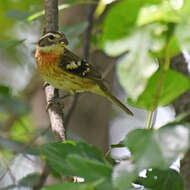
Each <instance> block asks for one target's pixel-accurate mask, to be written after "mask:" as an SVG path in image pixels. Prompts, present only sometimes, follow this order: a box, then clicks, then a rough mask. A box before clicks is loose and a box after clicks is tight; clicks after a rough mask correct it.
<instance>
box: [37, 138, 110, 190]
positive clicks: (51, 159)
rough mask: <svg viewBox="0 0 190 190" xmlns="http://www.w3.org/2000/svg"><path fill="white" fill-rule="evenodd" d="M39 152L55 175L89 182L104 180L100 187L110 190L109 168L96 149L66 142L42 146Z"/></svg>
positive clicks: (80, 143) (82, 144)
mask: <svg viewBox="0 0 190 190" xmlns="http://www.w3.org/2000/svg"><path fill="white" fill-rule="evenodd" d="M40 152H41V154H42V155H43V157H44V158H45V159H46V161H47V163H48V165H49V166H50V167H51V168H52V169H53V171H54V172H55V173H57V174H59V175H63V174H64V175H71V176H80V177H84V178H85V181H90V182H95V181H97V180H99V179H104V180H105V182H104V183H102V184H101V185H100V187H102V188H103V189H105V190H107V189H108V190H109V189H111V184H110V178H111V167H110V166H109V165H107V164H105V163H104V160H103V155H102V153H101V152H100V151H99V150H98V149H97V148H96V147H93V146H91V145H88V144H86V143H84V142H79V143H74V142H70V141H69V142H67V141H66V142H64V143H53V144H47V145H43V146H42V147H41V148H40Z"/></svg>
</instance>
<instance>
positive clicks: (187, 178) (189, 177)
mask: <svg viewBox="0 0 190 190" xmlns="http://www.w3.org/2000/svg"><path fill="white" fill-rule="evenodd" d="M187 65H188V63H187V60H185V58H184V55H183V54H180V55H178V56H175V57H174V58H173V59H172V61H171V68H172V69H174V70H176V71H178V72H181V73H182V74H184V75H186V76H187V77H189V73H188V67H187ZM189 97H190V90H189V91H187V92H185V93H184V94H183V95H181V96H180V97H179V98H177V99H176V100H175V101H174V103H173V105H174V108H175V111H176V115H179V114H180V113H183V112H187V113H190V101H189ZM186 121H188V122H190V115H188V116H187V118H186ZM180 173H181V175H182V177H183V180H184V190H189V189H190V149H189V150H188V152H187V153H186V154H185V156H184V158H183V159H182V160H181V161H180Z"/></svg>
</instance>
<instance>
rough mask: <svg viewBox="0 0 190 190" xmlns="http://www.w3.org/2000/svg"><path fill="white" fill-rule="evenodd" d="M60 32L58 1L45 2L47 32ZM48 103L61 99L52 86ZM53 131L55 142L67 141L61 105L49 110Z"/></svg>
mask: <svg viewBox="0 0 190 190" xmlns="http://www.w3.org/2000/svg"><path fill="white" fill-rule="evenodd" d="M52 30H53V31H57V30H58V0H53V1H52V0H45V32H48V31H52ZM45 94H46V100H47V103H48V102H49V101H50V100H51V99H52V98H53V97H59V91H58V90H57V89H54V88H53V87H52V86H50V85H49V86H47V87H46V88H45ZM48 113H49V118H50V122H51V130H52V133H53V135H54V138H55V141H56V142H60V141H64V140H65V129H64V124H63V109H62V106H61V105H60V104H55V105H53V106H52V107H51V108H50V109H49V110H48Z"/></svg>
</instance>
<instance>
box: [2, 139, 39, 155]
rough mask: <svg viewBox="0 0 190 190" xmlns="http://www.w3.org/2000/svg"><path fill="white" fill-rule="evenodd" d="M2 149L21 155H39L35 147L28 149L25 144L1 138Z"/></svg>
mask: <svg viewBox="0 0 190 190" xmlns="http://www.w3.org/2000/svg"><path fill="white" fill-rule="evenodd" d="M0 147H2V148H4V149H8V150H11V151H13V152H17V153H20V152H22V151H23V152H24V153H27V154H34V155H37V154H38V151H37V149H35V148H33V147H30V146H29V147H27V148H26V145H25V144H24V143H21V142H18V141H14V140H10V139H7V138H4V137H0Z"/></svg>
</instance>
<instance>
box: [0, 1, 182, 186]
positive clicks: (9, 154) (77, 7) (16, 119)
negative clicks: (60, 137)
mask: <svg viewBox="0 0 190 190" xmlns="http://www.w3.org/2000/svg"><path fill="white" fill-rule="evenodd" d="M71 2H72V3H71ZM71 2H69V1H63V0H60V1H59V3H60V5H66V6H67V8H65V9H63V7H62V8H61V10H60V12H59V29H60V31H63V32H64V33H65V34H66V36H67V38H68V40H69V43H70V44H69V48H70V49H71V50H72V51H74V52H75V53H76V54H77V55H79V56H81V57H82V56H83V42H84V32H85V30H86V28H87V26H88V14H89V10H90V9H91V6H92V5H91V4H90V3H87V2H85V1H84V2H82V1H71ZM102 2H103V1H102ZM176 2H177V1H176ZM89 4H90V5H89ZM105 5H106V6H107V7H106V9H104V8H105V7H104V6H102V7H101V6H100V7H99V8H102V9H103V11H102V12H101V10H97V15H98V16H97V17H96V19H95V20H96V21H95V23H94V26H93V29H92V38H91V48H90V58H89V60H90V62H91V63H92V64H95V65H96V66H97V68H98V70H99V71H100V72H101V73H103V74H104V75H105V76H106V77H105V78H106V81H107V83H108V86H109V87H110V89H112V91H113V93H114V94H115V95H116V96H117V97H118V98H119V99H120V100H122V101H123V102H126V97H128V95H130V97H131V96H135V95H136V96H138V95H139V94H140V93H141V92H142V91H143V89H144V87H145V84H146V80H147V79H148V77H150V76H151V75H152V74H153V73H154V72H155V71H156V69H157V68H158V65H157V64H156V63H155V64H149V65H147V64H145V63H144V62H146V61H147V57H144V56H143V55H140V56H142V57H141V58H140V57H139V59H141V67H140V68H139V69H138V70H131V72H128V75H130V76H129V79H131V78H134V77H135V78H136V79H135V80H136V81H135V82H136V84H140V85H137V86H135V82H131V81H130V80H128V81H127V82H125V81H123V78H121V76H122V72H121V70H122V66H120V67H119V68H118V64H119V63H120V64H121V65H122V61H121V58H123V55H121V56H114V57H113V56H112V57H111V56H108V55H107V54H105V51H103V50H102V48H101V47H100V37H101V32H102V25H103V20H104V17H105V15H106V12H107V10H109V7H110V6H112V4H111V1H110V2H106V3H105ZM175 6H180V5H175ZM43 9H44V1H43V0H27V1H24V0H0V29H1V30H0V171H2V172H0V187H6V186H8V185H11V184H13V183H16V181H17V180H18V179H21V178H22V177H24V176H26V175H27V174H29V173H34V172H40V171H41V166H42V165H43V164H42V163H41V161H40V159H39V158H38V157H36V156H31V155H30V156H28V154H22V153H32V154H33V155H35V152H34V150H33V149H32V146H34V147H38V146H39V145H41V144H44V143H47V142H51V141H53V137H52V134H51V132H50V130H49V127H50V122H49V118H48V114H47V112H46V101H45V94H44V90H43V87H42V85H43V81H42V79H41V77H40V76H39V73H38V71H37V69H36V63H35V56H34V55H35V46H36V42H37V41H38V39H39V38H40V36H41V35H42V33H43V30H44V25H43V22H44V17H43V16H41V12H40V11H42V10H43ZM98 11H99V12H98ZM126 14H127V13H126ZM155 28H156V27H155ZM157 29H158V28H157ZM161 29H163V28H161ZM158 32H159V31H158ZM141 38H142V36H139V35H138V34H135V35H134V36H133V38H132V39H130V40H128V41H127V42H128V44H130V43H131V44H130V45H132V46H129V47H131V49H132V48H133V50H134V49H135V50H137V52H139V51H141V49H140V48H139V47H140V46H139V39H141ZM143 39H144V41H143V42H142V44H143V45H145V47H144V46H143V49H144V48H146V46H149V44H148V43H151V42H150V40H149V39H148V37H147V36H146V34H145V35H144V37H143ZM159 40H160V41H156V43H155V44H154V45H155V46H154V48H159V46H161V44H162V40H163V39H161V38H160V39H159ZM115 45H117V44H115ZM111 48H113V47H112V46H111V45H110V46H109V47H108V48H107V50H106V51H107V52H111V51H112V49H111ZM115 49H117V48H115ZM104 50H105V49H104ZM115 53H116V54H117V52H115ZM124 56H126V55H124ZM136 57H138V55H137V56H136ZM130 59H132V57H130ZM130 59H129V60H128V61H129V63H131V62H130V61H131V60H130ZM131 64H132V63H131ZM129 67H130V66H129ZM129 69H130V68H129ZM118 72H119V73H120V75H119V76H118V74H117V73H118ZM140 73H141V74H140ZM141 75H142V76H141ZM139 76H140V77H139ZM126 77H127V76H126ZM141 77H142V78H141ZM121 83H122V84H126V85H129V88H128V89H129V90H128V91H127V92H126V91H125V90H124V89H126V88H125V86H123V85H122V84H121ZM130 84H131V86H130ZM123 87H124V88H123ZM63 93H64V92H63ZM126 93H128V94H126ZM64 102H65V108H64V114H65V120H66V121H65V122H66V127H67V136H68V139H74V140H85V141H87V142H88V143H90V144H93V145H95V146H97V147H99V148H100V149H101V150H103V151H104V152H105V151H107V149H108V145H109V144H116V143H119V142H120V141H121V140H122V139H123V138H124V136H125V135H126V133H127V132H129V131H130V130H132V129H135V128H144V127H145V123H146V114H147V112H146V111H145V110H143V109H138V108H134V107H132V106H129V108H130V109H131V110H132V111H133V112H134V115H135V116H134V117H131V116H128V115H127V116H126V115H125V113H123V112H122V111H121V110H120V109H118V108H116V107H114V106H113V105H111V104H110V103H109V102H108V101H107V100H106V99H104V98H103V97H99V96H97V95H93V94H90V93H83V94H80V95H79V97H78V98H77V101H76V100H75V97H68V98H66V99H65V101H64ZM73 107H74V109H73ZM155 115H156V116H154V125H155V126H156V127H157V128H158V127H159V126H162V125H164V124H165V123H167V122H169V121H172V120H173V119H174V117H175V111H174V109H173V107H172V106H168V107H164V108H162V107H161V108H159V109H158V110H157V113H156V114H155ZM112 155H113V156H114V157H116V158H121V157H127V156H129V153H128V151H127V150H126V149H115V150H114V151H113V152H112ZM18 163H19V167H18ZM10 168H11V172H9V171H10ZM15 173H16V175H15ZM49 181H50V182H51V179H49ZM50 182H49V183H50Z"/></svg>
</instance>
